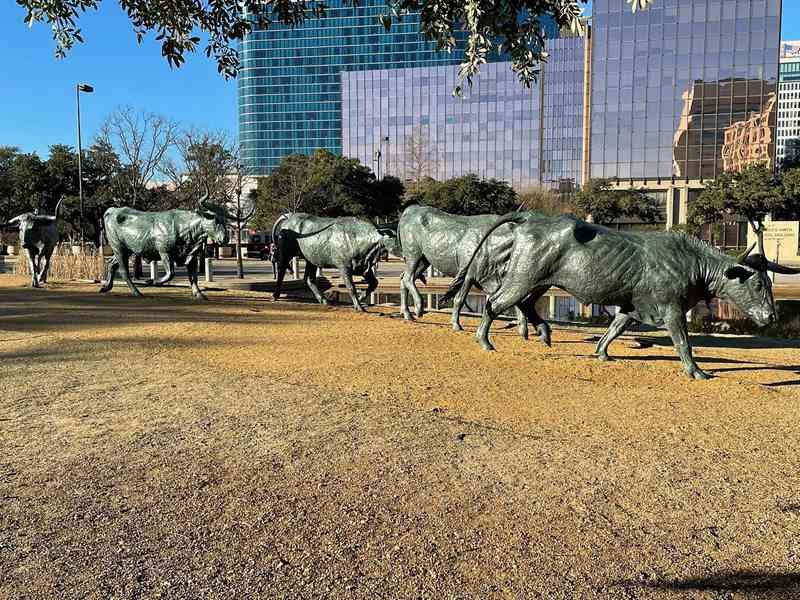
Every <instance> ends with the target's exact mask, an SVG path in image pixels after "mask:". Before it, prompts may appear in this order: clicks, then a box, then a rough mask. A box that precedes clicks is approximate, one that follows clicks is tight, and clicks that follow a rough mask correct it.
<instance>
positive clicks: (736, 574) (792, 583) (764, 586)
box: [621, 570, 800, 598]
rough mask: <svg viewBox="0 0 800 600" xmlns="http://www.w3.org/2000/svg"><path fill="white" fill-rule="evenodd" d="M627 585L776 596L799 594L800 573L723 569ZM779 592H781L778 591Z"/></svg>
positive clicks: (628, 584) (671, 589) (627, 583)
mask: <svg viewBox="0 0 800 600" xmlns="http://www.w3.org/2000/svg"><path fill="white" fill-rule="evenodd" d="M621 584H622V585H624V586H626V587H644V588H650V589H656V590H663V591H675V592H680V591H683V592H741V593H744V594H747V595H748V597H753V596H752V594H754V593H757V592H766V593H770V596H769V597H774V598H789V597H793V598H796V597H797V596H795V595H794V594H792V596H789V595H788V593H790V592H800V573H781V572H770V571H748V570H739V571H722V572H720V573H717V574H715V575H710V576H708V577H690V578H686V579H670V580H663V581H647V582H640V581H626V582H621ZM777 594H780V595H777Z"/></svg>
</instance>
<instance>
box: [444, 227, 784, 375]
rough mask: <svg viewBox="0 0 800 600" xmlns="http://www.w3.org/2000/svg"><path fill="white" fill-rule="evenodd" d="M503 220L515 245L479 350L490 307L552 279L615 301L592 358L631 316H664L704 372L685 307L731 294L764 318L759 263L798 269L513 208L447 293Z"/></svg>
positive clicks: (679, 239)
mask: <svg viewBox="0 0 800 600" xmlns="http://www.w3.org/2000/svg"><path fill="white" fill-rule="evenodd" d="M507 224H513V225H514V232H513V237H514V239H513V245H512V248H511V251H510V253H509V256H508V258H507V260H506V265H505V268H504V271H505V273H504V275H503V279H502V282H501V283H500V285H499V287H498V288H497V290H496V291H495V292H493V293H492V294H491V295H490V296H489V297H488V298H487V302H486V308H485V310H484V312H483V319H482V321H481V324H480V327H479V328H478V331H477V334H476V335H477V338H478V342H479V343H480V345H481V346H482V347H483V348H484V349H487V350H492V349H493V347H492V345H491V343H490V342H489V338H488V334H489V327H490V326H491V323H492V321H493V320H494V319H495V318H496V316H497V315H498V314H500V313H502V312H503V311H505V310H506V309H508V308H509V307H511V306H514V305H515V304H517V303H519V302H521V301H523V300H525V299H529V300H533V301H535V299H537V298H539V297H541V296H542V294H544V293H545V292H546V291H547V290H548V289H549V288H550V287H551V286H555V287H558V288H561V289H563V290H565V291H567V292H569V293H570V294H572V295H573V296H574V297H575V298H577V299H578V300H579V301H581V302H583V303H594V304H603V305H616V306H618V307H619V309H620V310H619V313H618V314H617V315H616V316H615V318H614V321H613V322H612V324H611V326H610V327H609V329H608V331H607V332H606V333H605V335H603V337H602V338H601V340H600V342H599V343H598V344H597V349H596V354H597V355H598V357H599V358H601V359H603V360H608V358H609V356H608V346H609V344H610V343H611V342H612V341H613V340H614V339H615V338H616V337H617V336H619V335H620V334H621V333H622V332H623V331H624V330H625V327H626V326H627V325H628V324H629V323H630V322H631V321H633V320H636V321H640V322H642V323H646V324H650V325H659V326H660V325H665V326H666V328H667V330H668V331H669V333H670V336H671V338H672V341H673V344H674V345H675V349H676V351H677V353H678V356H679V357H680V359H681V363H682V364H683V368H684V370H685V371H686V373H687V374H688V375H689V376H690V377H694V378H696V379H707V378H708V377H709V375H708V374H707V373H705V372H704V371H703V370H702V369H700V367H698V366H697V363H696V362H695V361H694V358H693V357H692V349H691V345H690V343H689V336H688V333H687V323H686V312H687V311H688V310H689V309H690V308H692V307H693V306H694V305H695V304H696V303H697V302H699V301H701V300H706V301H708V300H710V299H712V298H715V297H716V298H721V299H723V300H726V301H728V302H731V303H733V304H734V305H735V306H737V307H738V308H739V309H740V310H742V311H743V312H744V313H746V314H747V315H748V316H749V317H750V318H751V319H753V321H755V322H756V323H757V324H758V325H760V326H764V325H767V324H769V323H771V322H773V321H775V320H776V318H777V316H776V312H775V302H774V299H773V295H772V285H771V283H770V280H769V277H768V276H767V272H768V271H775V272H778V273H786V274H795V273H800V270H797V269H791V268H788V267H784V266H781V265H778V264H775V263H773V262H770V261H768V260H766V258H764V256H763V253H762V254H751V252H752V250H753V246H751V247H750V249H748V251H747V252H746V253H744V254H743V255H742V256H740V257H739V258H738V259H737V258H734V257H731V256H728V255H725V254H722V253H721V252H719V251H718V250H716V249H714V248H712V247H710V246H708V245H707V244H705V243H704V242H701V241H700V240H698V239H697V238H694V237H692V236H688V235H686V234H684V233H682V232H676V231H664V232H658V233H635V232H625V231H617V230H611V229H607V228H605V227H602V226H599V225H595V224H593V223H587V222H585V221H582V220H580V219H578V218H575V217H572V216H559V217H550V218H542V217H535V218H533V217H531V216H530V215H528V214H526V213H511V214H509V215H507V216H505V217H503V218H502V219H500V220H498V221H497V223H496V224H495V226H494V227H493V228H492V229H490V230H489V231H487V232H486V234H485V235H484V236H483V239H482V240H481V242H480V243H479V244H478V247H477V248H476V250H475V252H474V253H473V257H472V259H471V260H470V262H469V263H468V264H467V265H465V266H464V267H463V268H462V269H461V271H460V272H459V274H458V276H457V277H456V279H455V280H454V281H453V283H452V285H451V286H450V289H449V290H448V292H447V295H448V296H451V295H453V294H455V293H456V292H458V290H460V289H461V286H462V284H463V282H464V280H465V279H466V278H467V277H469V273H470V271H471V269H473V268H475V267H476V260H475V259H476V257H478V256H480V254H481V253H482V251H483V249H484V246H485V244H486V241H487V240H488V239H489V238H491V237H492V236H493V235H494V231H495V230H497V229H499V228H501V227H503V226H505V225H507ZM761 247H762V248H763V242H762V244H761ZM762 252H763V251H762ZM479 262H480V261H477V263H479Z"/></svg>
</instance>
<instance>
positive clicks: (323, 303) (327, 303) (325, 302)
mask: <svg viewBox="0 0 800 600" xmlns="http://www.w3.org/2000/svg"><path fill="white" fill-rule="evenodd" d="M319 303H320V304H322V305H323V306H328V305H329V304H330V301H329V300H328V299H327V298H322V299H320V301H319Z"/></svg>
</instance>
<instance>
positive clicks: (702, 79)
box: [590, 0, 781, 202]
mask: <svg viewBox="0 0 800 600" xmlns="http://www.w3.org/2000/svg"><path fill="white" fill-rule="evenodd" d="M780 8H781V2H780V0H659V2H656V3H654V4H653V5H652V7H651V8H649V9H648V10H644V11H638V12H637V13H632V12H631V10H630V6H629V5H627V4H625V3H624V2H619V1H617V0H595V2H594V7H593V10H594V16H593V36H594V40H593V47H592V53H593V55H592V81H591V85H592V95H591V110H592V113H591V152H590V155H591V158H590V160H591V165H590V172H591V175H592V176H593V177H608V178H615V177H616V178H619V179H623V180H635V181H638V182H651V183H654V184H660V183H661V182H662V181H663V180H669V181H675V180H679V181H682V182H683V184H684V185H685V184H687V183H690V182H702V180H703V179H711V178H714V177H716V175H718V174H719V173H720V172H722V171H723V170H726V169H739V168H741V167H742V166H744V165H746V164H753V163H763V164H767V165H772V164H773V161H774V155H775V154H774V153H775V136H774V132H775V123H776V91H777V90H776V86H777V75H778V52H777V49H778V41H779V36H780ZM683 200H684V202H685V200H686V199H685V198H684V199H683Z"/></svg>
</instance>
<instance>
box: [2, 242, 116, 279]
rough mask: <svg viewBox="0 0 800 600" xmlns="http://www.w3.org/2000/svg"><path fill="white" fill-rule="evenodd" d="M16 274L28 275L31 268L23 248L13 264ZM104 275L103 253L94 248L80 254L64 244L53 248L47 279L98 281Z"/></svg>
mask: <svg viewBox="0 0 800 600" xmlns="http://www.w3.org/2000/svg"><path fill="white" fill-rule="evenodd" d="M14 273H15V274H16V275H25V276H28V277H30V275H31V270H30V266H29V264H28V255H27V253H26V252H25V251H24V250H23V251H22V252H21V253H20V256H19V258H18V259H17V262H16V265H15V266H14ZM104 275H105V261H104V260H103V253H102V252H101V251H100V250H97V249H95V248H90V249H84V251H83V252H82V253H80V254H73V253H72V248H71V246H69V245H66V244H59V245H58V246H56V249H55V250H53V256H52V257H51V259H50V270H49V273H48V279H49V280H57V281H79V280H90V281H100V280H101V279H103V277H104Z"/></svg>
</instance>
